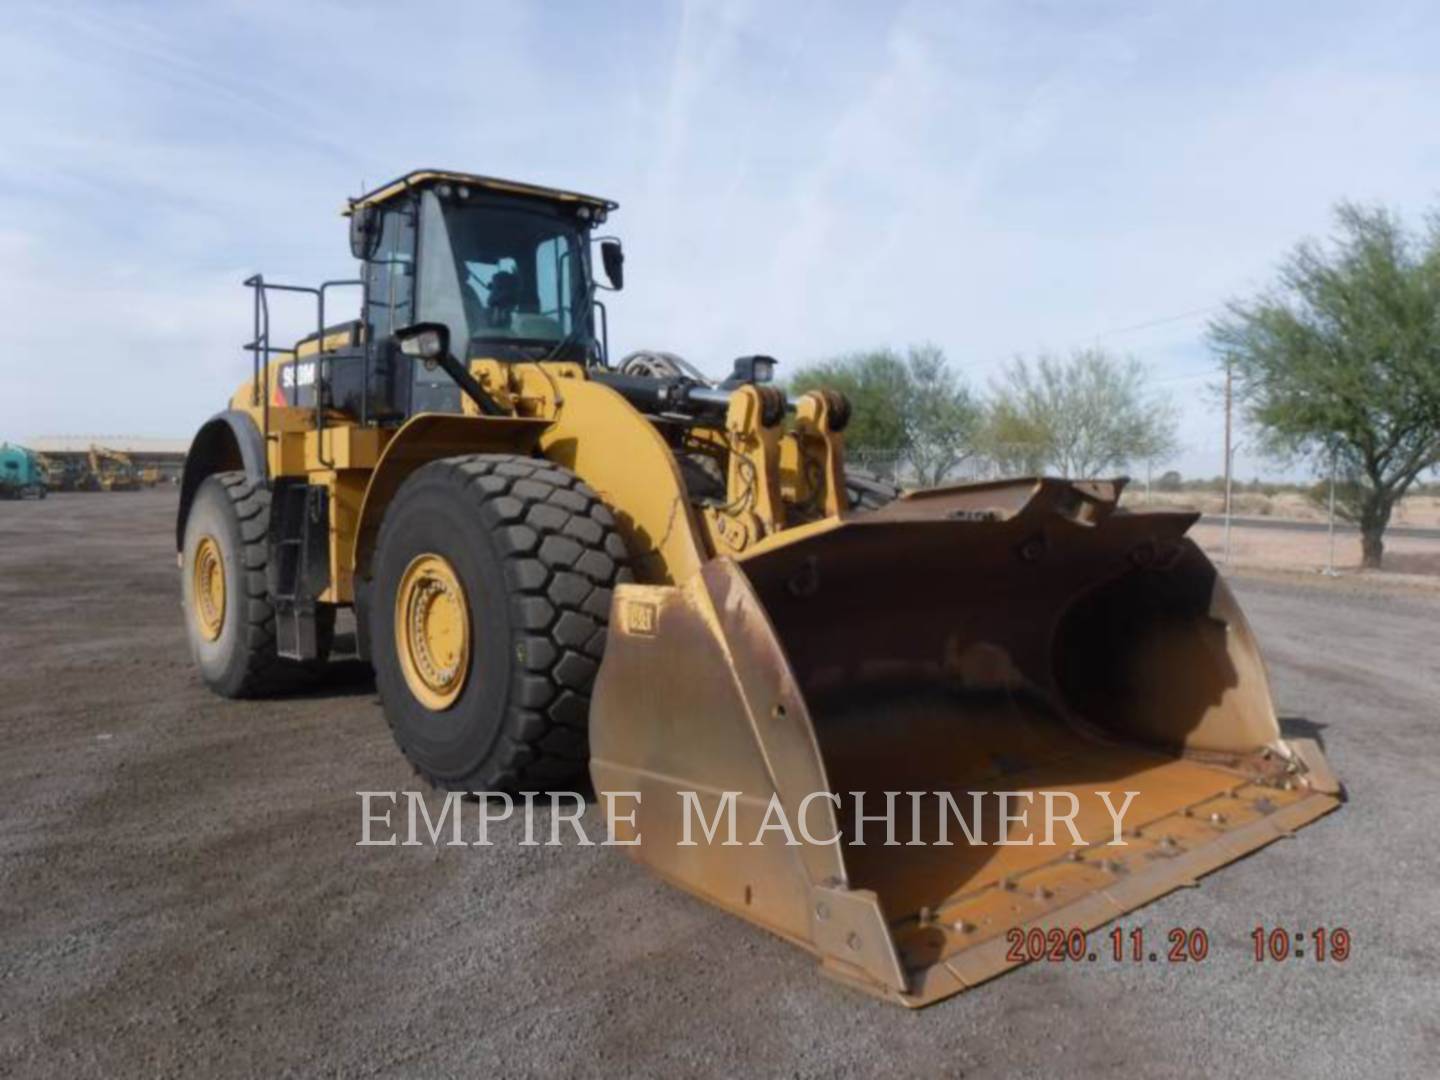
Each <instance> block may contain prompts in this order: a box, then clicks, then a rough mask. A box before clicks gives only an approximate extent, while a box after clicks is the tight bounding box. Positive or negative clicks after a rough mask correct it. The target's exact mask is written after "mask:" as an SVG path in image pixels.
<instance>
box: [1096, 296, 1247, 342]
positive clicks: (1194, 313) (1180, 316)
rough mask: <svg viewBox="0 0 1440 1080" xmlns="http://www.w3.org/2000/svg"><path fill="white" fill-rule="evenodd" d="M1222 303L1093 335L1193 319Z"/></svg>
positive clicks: (1109, 335) (1103, 334)
mask: <svg viewBox="0 0 1440 1080" xmlns="http://www.w3.org/2000/svg"><path fill="white" fill-rule="evenodd" d="M1224 306H1225V305H1224V304H1208V305H1206V306H1205V307H1199V308H1192V309H1191V310H1189V311H1182V312H1180V313H1179V314H1178V315H1166V316H1165V317H1163V318H1160V319H1151V320H1149V321H1148V322H1142V323H1135V324H1134V325H1133V326H1119V327H1116V328H1115V329H1114V330H1105V331H1103V332H1102V333H1099V334H1096V335H1095V340H1096V341H1099V340H1100V339H1101V338H1107V337H1114V336H1115V335H1116V334H1132V333H1134V332H1135V331H1136V330H1149V329H1150V328H1151V327H1152V326H1164V325H1165V324H1166V323H1174V322H1181V321H1183V320H1185V319H1193V318H1195V317H1196V316H1197V315H1208V314H1209V313H1210V312H1212V311H1219V310H1220V309H1221V308H1222V307H1224Z"/></svg>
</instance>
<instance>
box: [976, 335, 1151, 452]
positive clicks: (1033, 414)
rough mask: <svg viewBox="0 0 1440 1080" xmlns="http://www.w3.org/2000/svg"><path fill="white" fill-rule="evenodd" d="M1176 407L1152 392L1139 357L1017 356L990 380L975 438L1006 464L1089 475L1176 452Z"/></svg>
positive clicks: (1090, 352) (1083, 353)
mask: <svg viewBox="0 0 1440 1080" xmlns="http://www.w3.org/2000/svg"><path fill="white" fill-rule="evenodd" d="M1175 425H1176V420H1175V410H1174V407H1173V406H1172V405H1171V404H1170V403H1169V402H1168V401H1166V400H1164V399H1162V398H1159V397H1156V396H1154V395H1152V394H1151V393H1150V392H1149V390H1148V387H1147V386H1146V382H1145V373H1144V370H1143V369H1142V368H1141V367H1140V364H1139V361H1137V360H1134V359H1126V360H1120V359H1117V358H1116V357H1114V356H1111V355H1110V354H1109V353H1107V352H1105V351H1104V350H1103V349H1094V348H1092V349H1080V350H1077V351H1076V352H1074V353H1072V354H1071V356H1070V358H1069V359H1068V360H1061V359H1059V358H1058V357H1054V356H1050V355H1041V356H1040V357H1039V358H1038V359H1037V360H1036V361H1035V362H1034V363H1033V364H1032V363H1031V362H1029V361H1028V360H1026V359H1025V358H1024V357H1016V358H1015V360H1014V361H1013V362H1012V363H1011V364H1010V366H1009V367H1008V368H1007V369H1006V371H1005V373H1004V375H1003V377H1002V378H1001V380H1000V381H999V382H998V383H997V384H996V385H995V387H994V391H993V394H992V396H991V401H990V405H989V408H988V409H987V411H986V417H985V423H984V426H983V428H982V431H981V446H982V449H983V450H984V451H985V453H986V454H987V455H988V456H989V457H990V458H991V459H992V460H994V461H995V462H996V463H997V464H998V465H999V466H1000V467H1001V468H1002V469H1003V470H1005V471H1006V472H1027V473H1038V472H1044V471H1046V470H1050V469H1053V470H1054V471H1056V472H1058V473H1060V474H1061V475H1062V476H1069V477H1075V478H1077V479H1089V478H1091V477H1094V476H1098V475H1100V474H1101V473H1105V472H1115V471H1118V470H1120V469H1122V468H1124V466H1125V465H1127V464H1128V463H1130V462H1137V461H1163V460H1164V459H1165V458H1167V457H1170V456H1171V455H1172V454H1174V452H1175V448H1176V440H1175Z"/></svg>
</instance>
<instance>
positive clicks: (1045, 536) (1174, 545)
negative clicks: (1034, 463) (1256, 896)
mask: <svg viewBox="0 0 1440 1080" xmlns="http://www.w3.org/2000/svg"><path fill="white" fill-rule="evenodd" d="M1119 487H1120V485H1119V484H1118V483H1085V484H1082V483H1074V482H1064V481H1056V480H1025V481H1007V482H1003V483H995V484H978V485H970V486H966V487H958V488H947V489H939V490H935V491H928V492H921V493H917V494H914V495H911V496H907V497H904V498H902V499H900V500H897V501H896V502H894V503H892V504H890V505H889V506H887V507H885V508H884V509H881V510H879V511H876V512H874V513H870V514H866V515H862V516H853V517H842V518H839V519H830V520H828V521H826V522H822V523H818V524H816V525H811V526H802V527H800V528H797V529H794V530H791V531H788V532H784V533H781V534H779V535H778V536H776V537H773V538H771V539H770V540H768V541H766V542H764V543H762V544H761V545H759V546H758V547H757V548H755V549H754V550H753V551H751V552H748V553H746V555H744V556H743V557H741V558H740V559H714V560H711V561H710V562H708V563H706V564H705V565H704V566H703V567H702V569H701V571H700V572H699V573H698V574H696V575H695V576H694V577H693V578H692V579H691V580H689V581H684V582H681V583H679V584H678V585H676V586H647V585H633V586H621V587H620V588H619V589H617V590H616V596H615V609H614V615H613V618H612V621H611V633H610V640H609V644H608V646H607V652H606V659H605V663H604V665H603V666H602V669H601V672H600V675H599V678H598V681H597V684H596V689H595V695H594V699H593V706H592V713H591V754H592V758H591V762H592V764H591V769H592V775H593V779H594V781H595V787H596V790H597V791H599V792H602V793H604V792H610V793H615V792H635V793H638V794H639V801H638V803H636V802H625V801H620V797H619V796H614V798H615V799H616V802H615V806H616V807H617V811H618V812H619V814H621V815H623V814H624V813H625V812H626V811H627V810H628V809H630V808H632V807H633V808H634V809H635V816H634V821H633V825H627V824H625V823H624V822H623V818H620V817H617V822H618V823H619V826H618V828H617V834H618V836H617V838H619V839H622V840H624V839H630V840H634V839H637V838H638V840H639V843H638V844H637V845H636V846H633V847H630V848H628V849H627V850H628V851H629V852H630V853H631V854H632V855H633V856H634V857H635V858H637V859H638V860H639V861H641V862H643V863H645V864H646V865H648V866H649V867H651V868H652V869H653V870H655V871H656V872H658V873H659V874H661V875H662V876H663V877H665V878H666V879H668V880H670V881H672V882H674V883H675V884H677V885H679V886H681V887H683V888H685V889H688V890H690V891H691V892H694V893H696V894H698V895H700V896H702V897H704V898H705V899H707V900H710V901H712V902H713V903H715V904H718V905H719V906H721V907H723V908H725V909H726V910H728V911H731V912H733V913H735V914H738V915H741V916H743V917H744V918H747V919H750V920H751V921H753V922H756V923H758V924H760V925H761V926H764V927H766V928H767V929H769V930H771V931H773V932H775V933H777V934H780V935H782V936H783V937H785V938H787V939H789V940H792V941H794V942H795V943H797V944H799V945H801V946H803V947H804V948H806V949H809V950H810V951H811V952H813V953H815V954H816V955H817V956H818V957H819V959H820V961H821V964H822V967H823V969H824V970H825V971H826V972H827V973H828V974H831V975H833V976H835V977H837V978H839V979H841V980H843V981H846V982H849V983H852V984H854V985H856V986H859V987H861V988H864V989H866V990H869V991H871V992H873V993H876V994H879V995H882V996H885V997H888V998H891V999H893V1000H896V1001H899V1002H901V1003H903V1004H906V1005H912V1006H918V1005H925V1004H929V1003H931V1002H934V1001H937V1000H939V999H941V998H944V997H947V996H949V995H950V994H953V993H957V992H959V991H961V990H964V989H966V988H967V987H970V986H973V985H975V984H976V983H979V982H981V981H983V980H985V979H988V978H991V977H992V976H994V975H996V974H999V973H1000V972H1002V971H1005V970H1006V969H1008V968H1010V967H1012V966H1015V965H1016V964H1017V963H1021V962H1024V961H1025V960H1026V959H1034V958H1037V955H1036V953H1035V950H1034V949H1033V947H1032V945H1033V943H1034V942H1035V941H1037V940H1043V941H1044V943H1045V946H1044V950H1042V952H1043V953H1048V952H1049V951H1050V950H1051V949H1053V948H1054V947H1055V943H1056V942H1057V941H1061V940H1063V941H1065V942H1066V944H1067V947H1068V945H1069V943H1070V942H1071V941H1073V940H1074V938H1073V936H1072V935H1071V933H1070V932H1071V931H1072V930H1074V929H1077V928H1078V929H1079V930H1090V929H1093V928H1095V927H1097V926H1100V925H1102V924H1103V923H1106V922H1108V921H1110V920H1112V919H1114V918H1115V917H1116V916H1118V915H1120V914H1121V913H1123V912H1126V911H1130V910H1133V909H1134V908H1136V907H1138V906H1140V905H1142V904H1145V903H1147V902H1148V901H1150V900H1153V899H1155V898H1156V897H1159V896H1162V895H1164V894H1165V893H1168V892H1170V891H1171V890H1173V889H1175V888H1178V887H1180V886H1182V885H1189V884H1193V883H1194V881H1195V880H1196V879H1197V878H1198V877H1200V876H1201V875H1203V874H1205V873H1208V872H1209V871H1211V870H1214V869H1215V868H1217V867H1219V866H1221V865H1223V864H1225V863H1228V862H1231V861H1233V860H1235V859H1237V858H1240V857H1241V856H1243V855H1245V854H1246V853H1248V852H1250V851H1253V850H1255V849H1257V848H1259V847H1262V846H1264V845H1265V844H1268V843H1269V842H1270V841H1272V840H1275V839H1277V838H1279V837H1281V836H1283V835H1286V834H1288V833H1290V832H1292V831H1294V830H1295V829H1297V828H1299V827H1300V826H1301V825H1303V824H1305V823H1306V822H1309V821H1311V820H1313V819H1315V818H1317V817H1319V816H1320V815H1322V814H1324V813H1326V812H1327V811H1329V810H1332V809H1334V808H1335V807H1336V806H1337V805H1338V804H1339V801H1340V791H1339V785H1338V784H1337V782H1336V780H1335V778H1334V777H1333V775H1332V774H1331V773H1330V771H1329V769H1328V767H1327V766H1326V764H1325V762H1324V760H1323V758H1322V756H1321V754H1320V752H1319V749H1318V747H1317V746H1316V745H1315V744H1314V743H1313V742H1309V741H1302V740H1291V741H1288V742H1287V741H1286V740H1283V739H1282V738H1281V735H1280V730H1279V727H1278V724H1277V722H1276V718H1275V713H1274V709H1273V706H1272V703H1271V699H1270V691H1269V687H1268V684H1267V680H1266V674H1265V668H1264V664H1263V662H1262V660H1261V658H1260V654H1259V652H1258V650H1257V648H1256V645H1255V641H1254V639H1253V637H1252V636H1251V633H1250V628H1249V626H1248V625H1247V624H1246V622H1245V618H1244V616H1243V615H1242V614H1241V612H1240V609H1239V608H1238V606H1237V605H1236V603H1235V601H1234V599H1233V598H1232V597H1231V595H1230V592H1229V590H1228V589H1227V588H1226V586H1225V583H1224V582H1223V581H1222V580H1221V578H1220V577H1219V575H1218V574H1217V573H1216V570H1215V568H1214V567H1213V566H1212V565H1211V564H1210V562H1209V561H1208V560H1207V559H1206V558H1205V556H1204V555H1203V554H1202V553H1201V551H1200V549H1199V548H1198V547H1196V546H1195V545H1194V544H1193V543H1192V542H1191V541H1189V540H1187V539H1186V538H1185V536H1184V534H1185V532H1186V530H1187V529H1188V528H1189V527H1190V525H1191V524H1192V523H1193V521H1194V515H1192V514H1188V513H1173V512H1166V513H1128V512H1125V511H1121V510H1118V509H1117V508H1116V500H1117V498H1118V494H1119ZM856 792H859V793H863V794H862V796H861V800H860V802H859V803H858V804H857V801H856V799H855V796H854V795H853V794H851V793H856ZM1102 792H1103V793H1106V795H1105V796H1103V797H1102V795H1101V794H1100V793H1102ZM730 793H734V794H730ZM911 793H917V794H911ZM1000 793H1009V794H1008V795H1006V796H1005V799H1004V800H1003V801H1002V798H1001V796H1000ZM1127 793H1133V795H1130V796H1129V802H1128V804H1127V802H1126V800H1127ZM832 794H834V795H835V796H836V797H834V798H832V797H831V795H832ZM1027 795H1028V798H1027ZM1107 797H1108V800H1109V801H1108V804H1107V801H1106V798H1107ZM727 801H728V805H727ZM837 803H838V805H837ZM892 806H893V811H890V812H888V813H887V810H889V808H890V807H892ZM1047 810H1049V811H1051V812H1050V813H1048V814H1047V813H1046V811H1047ZM1112 810H1113V811H1122V810H1123V813H1122V814H1121V815H1120V826H1121V827H1120V829H1119V831H1118V832H1117V826H1116V818H1115V815H1114V814H1113V813H1112ZM732 811H733V814H734V817H733V821H734V829H733V832H731V830H730V829H729V827H728V824H729V823H728V821H727V820H726V816H727V814H728V813H730V812H732ZM1067 818H1068V820H1062V819H1067ZM962 823H963V825H965V826H968V830H966V829H962V827H961V826H962ZM942 827H944V828H945V833H944V839H945V840H948V843H942V842H940V841H941V839H942V833H941V830H942ZM707 829H708V830H712V831H711V833H710V834H709V835H707V831H706V830H707ZM787 829H788V834H787ZM802 830H803V831H802ZM891 830H893V836H892V835H889V833H890V831H891ZM792 841H793V842H792ZM1116 841H1118V842H1116ZM1017 930H1018V931H1022V932H1023V933H1022V934H1020V935H1019V937H1020V941H1021V943H1020V944H1018V945H1017V935H1016V933H1015V931H1017ZM1036 930H1039V931H1041V933H1040V936H1039V938H1038V939H1037V938H1034V937H1032V936H1029V935H1033V932H1034V931H1036ZM1053 932H1058V937H1057V936H1056V934H1055V933H1053Z"/></svg>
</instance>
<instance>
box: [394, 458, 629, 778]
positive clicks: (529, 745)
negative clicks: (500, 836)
mask: <svg viewBox="0 0 1440 1080" xmlns="http://www.w3.org/2000/svg"><path fill="white" fill-rule="evenodd" d="M373 568H374V572H373V575H372V586H371V589H370V602H369V604H368V608H369V620H370V648H371V652H372V656H373V662H374V665H375V678H376V685H377V687H378V689H379V691H380V699H381V702H382V703H383V705H384V707H385V717H386V720H387V722H388V723H389V725H390V730H391V733H392V735H393V736H394V738H395V742H396V744H397V745H398V746H399V748H400V750H401V752H402V753H403V754H404V755H405V757H406V758H407V759H408V760H409V761H410V763H411V764H412V765H413V766H414V768H415V770H416V772H418V773H419V774H420V775H421V776H423V777H425V778H426V779H427V780H428V781H429V782H430V783H431V784H432V785H433V786H435V787H438V788H444V789H447V790H452V791H517V790H522V789H526V788H545V787H555V786H557V785H560V784H563V783H565V782H568V781H571V780H574V779H576V778H577V777H578V776H580V775H582V774H583V773H584V771H585V766H586V763H587V760H588V756H589V713H590V688H591V685H592V683H593V682H594V679H595V673H596V672H597V671H598V669H599V665H600V660H601V657H602V656H603V654H604V648H605V633H606V626H607V623H608V620H609V612H610V597H611V590H612V589H613V588H614V586H615V585H616V584H618V583H620V582H623V581H628V580H630V571H629V568H628V557H627V553H626V550H625V544H624V541H623V540H622V539H621V537H620V535H619V533H618V532H617V531H616V527H615V519H614V516H613V515H612V514H611V512H610V510H609V509H608V508H607V507H606V506H605V504H604V503H603V502H601V501H600V498H599V496H597V495H596V494H595V492H593V491H592V490H591V489H590V488H589V487H587V486H586V485H585V484H583V483H581V482H580V480H579V478H578V477H576V476H575V475H574V474H573V473H571V472H569V471H568V470H566V469H563V468H560V467H558V466H555V465H552V464H550V463H549V462H546V461H543V460H537V459H532V458H525V457H518V456H514V455H509V454H471V455H466V456H463V457H454V458H446V459H443V460H441V461H436V462H432V463H430V464H429V465H426V466H424V467H423V468H421V469H419V470H417V471H416V472H415V473H414V474H413V475H412V476H411V477H410V478H409V479H407V480H406V481H405V483H404V484H403V485H402V486H401V488H400V490H399V491H398V492H397V493H396V495H395V498H394V500H393V501H392V502H391V504H390V506H389V508H388V509H387V510H386V514H385V519H384V523H383V524H382V526H381V530H380V536H379V539H378V541H377V545H376V552H375V558H374V563H373Z"/></svg>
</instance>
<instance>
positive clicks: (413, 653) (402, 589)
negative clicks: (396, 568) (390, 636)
mask: <svg viewBox="0 0 1440 1080" xmlns="http://www.w3.org/2000/svg"><path fill="white" fill-rule="evenodd" d="M395 651H396V654H397V655H398V656H399V657H400V669H401V670H402V671H403V672H404V673H405V682H406V683H407V684H408V685H409V687H410V693H411V694H413V695H414V696H415V699H416V700H417V701H419V702H420V703H421V704H422V705H424V706H425V707H426V708H428V709H433V710H437V711H438V710H440V709H448V708H449V707H450V706H451V705H453V704H454V703H455V699H456V698H458V697H459V696H460V691H462V690H463V689H464V688H465V676H466V675H467V674H468V673H469V671H470V605H469V603H468V602H467V601H466V598H465V589H464V587H463V586H461V584H460V578H459V576H458V575H457V574H456V573H455V568H454V567H453V566H451V565H450V563H449V561H447V560H446V559H445V558H443V557H442V556H440V555H434V554H425V555H417V556H416V557H415V558H414V559H412V560H411V561H410V565H409V566H407V567H406V568H405V573H404V574H403V575H402V576H401V578H400V586H399V588H397V589H396V590H395Z"/></svg>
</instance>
